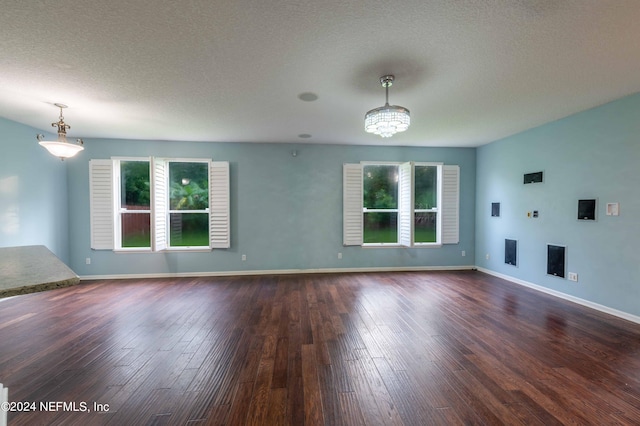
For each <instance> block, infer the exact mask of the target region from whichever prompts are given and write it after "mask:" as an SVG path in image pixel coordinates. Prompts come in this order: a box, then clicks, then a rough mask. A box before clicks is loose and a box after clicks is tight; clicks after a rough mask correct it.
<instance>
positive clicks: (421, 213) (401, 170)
mask: <svg viewBox="0 0 640 426" xmlns="http://www.w3.org/2000/svg"><path fill="white" fill-rule="evenodd" d="M459 176H460V168H459V166H446V165H442V164H440V163H420V162H416V163H414V162H407V163H388V162H387V163H383V162H381V163H375V162H363V163H360V164H344V166H343V196H344V200H343V227H344V228H343V240H344V245H362V246H396V247H397V246H403V247H439V246H440V245H442V244H457V243H458V240H459V235H458V222H459V219H458V217H459V189H460V188H459Z"/></svg>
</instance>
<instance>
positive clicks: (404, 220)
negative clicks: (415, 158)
mask: <svg viewBox="0 0 640 426" xmlns="http://www.w3.org/2000/svg"><path fill="white" fill-rule="evenodd" d="M398 171H399V174H400V177H399V184H400V189H399V192H400V202H399V206H398V207H399V211H398V215H399V218H398V223H399V225H400V226H399V236H398V242H399V243H400V244H402V245H403V246H405V247H412V246H413V242H414V240H415V238H414V235H413V229H414V220H413V210H414V204H415V203H414V190H413V185H414V174H413V163H411V162H409V163H402V164H400V166H399V167H398Z"/></svg>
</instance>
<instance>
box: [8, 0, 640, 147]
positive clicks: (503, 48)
mask: <svg viewBox="0 0 640 426" xmlns="http://www.w3.org/2000/svg"><path fill="white" fill-rule="evenodd" d="M639 23H640V1H639V0H456V1H453V0H440V1H436V0H405V1H397V2H390V1H381V0H357V1H344V0H324V1H317V0H290V1H261V2H259V1H248V0H218V1H212V0H181V1H176V0H153V1H152V0H147V1H139V0H109V1H104V0H100V1H94V0H83V1H78V0H76V1H71V0H55V1H54V0H28V1H5V2H3V5H2V13H1V14H0V116H2V117H6V118H8V119H10V120H14V121H17V122H21V123H25V124H28V125H30V126H34V127H36V128H39V129H43V130H47V131H51V130H52V128H51V127H50V123H51V122H53V121H55V120H56V119H57V116H58V111H57V109H56V108H55V107H53V106H52V104H53V103H55V102H60V103H64V104H67V105H69V109H67V110H66V111H65V119H66V121H67V122H68V123H69V124H70V125H71V126H72V128H71V130H70V132H69V134H70V136H72V137H85V138H91V137H105V138H127V139H154V140H156V139H157V140H195V141H224V142H236V141H238V142H296V143H306V142H310V143H337V144H365V145H378V144H379V145H382V144H389V145H410V146H411V145H415V146H477V145H481V144H484V143H487V142H490V141H493V140H496V139H499V138H502V137H504V136H508V135H510V134H513V133H517V132H520V131H522V130H525V129H528V128H531V127H534V126H537V125H540V124H543V123H545V122H549V121H552V120H555V119H558V118H561V117H565V116H567V115H570V114H573V113H575V112H578V111H582V110H585V109H588V108H591V107H594V106H597V105H600V104H603V103H606V102H609V101H611V100H613V99H616V98H620V97H622V96H625V95H628V94H631V93H636V92H638V91H640V24H639ZM384 74H395V76H396V81H395V83H394V85H393V87H392V88H391V89H390V94H389V97H390V103H392V104H397V105H402V106H404V107H406V108H409V109H410V110H411V118H412V125H411V127H410V128H409V130H407V131H406V132H405V133H403V134H398V135H396V136H394V137H393V138H391V139H382V138H380V137H378V136H374V135H370V134H368V133H365V132H364V130H363V117H364V114H365V112H366V111H367V110H369V109H372V108H375V107H378V106H381V105H382V104H384V89H383V88H382V87H381V86H380V83H379V81H378V79H379V77H380V76H382V75H384ZM305 92H312V93H315V94H317V96H318V100H316V101H315V102H304V101H302V100H300V99H299V98H298V96H299V95H300V94H302V93H305ZM300 134H308V135H311V137H310V138H300V137H299V135H300Z"/></svg>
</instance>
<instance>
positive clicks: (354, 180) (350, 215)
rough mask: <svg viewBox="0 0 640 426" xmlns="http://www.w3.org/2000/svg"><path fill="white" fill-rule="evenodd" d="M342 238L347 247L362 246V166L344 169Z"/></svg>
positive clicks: (347, 165) (350, 165) (350, 166)
mask: <svg viewBox="0 0 640 426" xmlns="http://www.w3.org/2000/svg"><path fill="white" fill-rule="evenodd" d="M342 191H343V194H342V238H343V244H344V245H345V246H360V245H362V227H363V224H362V165H360V164H344V165H343V167H342Z"/></svg>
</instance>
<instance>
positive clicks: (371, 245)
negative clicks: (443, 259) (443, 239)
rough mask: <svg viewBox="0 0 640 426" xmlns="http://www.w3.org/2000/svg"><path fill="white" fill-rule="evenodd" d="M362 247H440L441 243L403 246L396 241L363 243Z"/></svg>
mask: <svg viewBox="0 0 640 426" xmlns="http://www.w3.org/2000/svg"><path fill="white" fill-rule="evenodd" d="M360 247H362V248H440V247H442V244H435V243H414V245H412V246H403V245H402V244H396V243H364V244H362V245H361V246H360Z"/></svg>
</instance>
